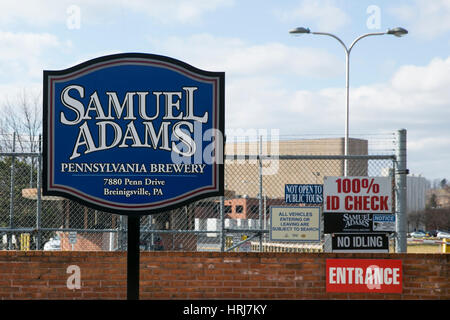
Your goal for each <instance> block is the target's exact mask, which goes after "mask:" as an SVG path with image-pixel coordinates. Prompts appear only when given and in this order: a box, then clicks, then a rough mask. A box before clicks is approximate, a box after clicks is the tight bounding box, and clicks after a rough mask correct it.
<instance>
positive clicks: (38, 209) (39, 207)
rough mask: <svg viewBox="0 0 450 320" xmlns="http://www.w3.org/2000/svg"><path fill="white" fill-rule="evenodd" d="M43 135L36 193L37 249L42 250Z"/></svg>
mask: <svg viewBox="0 0 450 320" xmlns="http://www.w3.org/2000/svg"><path fill="white" fill-rule="evenodd" d="M41 139H42V137H41V135H39V155H38V163H37V177H36V190H37V192H36V195H37V204H36V231H37V236H36V250H40V248H41V212H42V197H41V190H42V186H41V173H42V172H41V170H42V169H41V166H42V151H41Z"/></svg>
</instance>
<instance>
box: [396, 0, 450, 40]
mask: <svg viewBox="0 0 450 320" xmlns="http://www.w3.org/2000/svg"><path fill="white" fill-rule="evenodd" d="M389 12H390V13H391V14H392V15H394V16H395V17H397V18H399V19H400V20H403V21H405V22H406V23H408V29H409V31H410V33H411V34H412V35H419V36H420V37H422V38H426V39H433V38H435V37H437V36H440V35H443V34H445V33H447V32H449V31H450V0H433V1H430V0H415V1H414V3H412V4H410V5H401V6H394V7H392V8H390V9H389Z"/></svg>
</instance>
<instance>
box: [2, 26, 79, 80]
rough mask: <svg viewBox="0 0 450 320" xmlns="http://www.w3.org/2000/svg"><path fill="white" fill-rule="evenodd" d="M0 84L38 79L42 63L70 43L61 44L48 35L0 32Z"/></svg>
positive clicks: (68, 46) (63, 49)
mask: <svg viewBox="0 0 450 320" xmlns="http://www.w3.org/2000/svg"><path fill="white" fill-rule="evenodd" d="M0 46H1V47H2V50H0V82H1V81H3V79H4V81H7V82H8V83H11V82H14V81H16V79H27V80H28V81H30V80H31V81H32V80H37V79H40V77H41V75H42V70H43V63H44V62H46V61H47V62H48V61H50V60H51V58H49V56H48V55H49V54H50V53H51V52H53V51H55V50H56V51H57V52H60V53H61V52H64V51H65V50H67V49H69V48H70V47H71V43H70V42H61V41H60V40H59V39H58V38H57V37H56V36H55V35H52V34H49V33H26V32H19V33H14V32H4V31H0Z"/></svg>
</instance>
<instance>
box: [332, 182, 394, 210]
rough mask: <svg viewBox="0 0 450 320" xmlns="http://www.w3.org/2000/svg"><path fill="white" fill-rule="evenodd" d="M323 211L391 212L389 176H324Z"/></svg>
mask: <svg viewBox="0 0 450 320" xmlns="http://www.w3.org/2000/svg"><path fill="white" fill-rule="evenodd" d="M323 211H324V212H337V213H393V205H392V179H391V178H390V177H368V176H359V177H324V179H323Z"/></svg>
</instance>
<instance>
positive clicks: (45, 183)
mask: <svg viewBox="0 0 450 320" xmlns="http://www.w3.org/2000/svg"><path fill="white" fill-rule="evenodd" d="M133 60H134V61H133ZM144 60H145V61H147V62H150V61H153V63H154V64H159V65H161V66H165V67H167V68H170V69H172V70H175V71H176V72H181V73H183V72H184V73H185V74H188V76H190V77H197V78H201V79H202V80H206V79H207V80H208V81H210V82H215V89H216V95H217V96H216V97H215V101H216V103H217V105H216V107H215V108H214V112H216V117H215V119H214V120H215V121H216V126H217V127H216V129H217V130H218V131H220V132H221V133H222V136H223V139H222V141H221V142H222V146H219V147H221V148H222V149H221V150H219V152H218V153H217V154H216V157H218V159H217V160H216V163H215V164H214V166H215V171H216V172H215V174H214V176H213V181H214V182H215V185H214V184H213V186H212V187H208V188H206V191H205V190H204V189H205V188H201V189H200V191H193V192H192V191H187V192H186V193H187V194H184V195H181V196H178V197H176V198H172V199H168V200H167V199H166V200H163V201H162V203H160V202H159V203H156V204H154V203H152V204H136V205H133V204H120V203H112V202H108V201H107V200H104V199H96V198H94V197H92V196H89V195H84V194H82V193H81V192H78V194H77V193H76V192H73V191H71V190H70V188H69V187H55V186H53V185H52V184H51V181H50V179H51V177H52V172H50V171H49V170H51V169H52V168H51V164H50V162H51V161H52V158H51V155H50V152H53V151H54V150H52V147H50V144H49V143H51V139H50V134H52V133H53V132H52V130H51V129H50V128H49V126H50V125H52V121H51V119H50V118H49V117H51V115H52V110H50V105H51V99H52V97H51V96H50V95H51V91H52V88H51V86H49V82H50V81H51V78H52V77H61V76H64V75H66V76H67V77H70V76H73V75H74V74H78V73H82V72H89V71H91V70H93V69H95V67H96V66H98V65H112V64H117V63H120V62H125V61H128V62H135V63H137V62H138V61H141V62H142V61H144ZM49 94H50V95H49ZM49 104H50V105H49ZM42 125H43V137H42V140H43V152H42V157H43V163H42V166H43V171H42V178H43V179H42V194H43V195H45V196H47V195H48V196H62V197H65V198H68V199H70V200H73V201H76V202H78V203H80V204H81V205H84V206H87V207H90V208H92V209H95V210H101V211H105V212H110V213H115V214H121V215H148V214H155V213H160V212H164V211H168V210H172V209H176V208H180V207H183V206H185V205H187V204H189V203H192V202H195V201H197V200H201V199H205V198H209V197H214V196H223V195H224V191H225V188H224V181H225V180H224V152H225V72H213V71H206V70H201V69H198V68H196V67H194V66H192V65H189V64H187V63H185V62H183V61H180V60H177V59H174V58H170V57H166V56H162V55H156V54H149V53H119V54H112V55H106V56H102V57H98V58H94V59H91V60H88V61H85V62H82V63H80V64H78V65H75V66H72V67H70V68H67V69H63V70H44V76H43V121H42ZM219 142H220V141H217V143H219ZM167 202H169V203H168V204H167Z"/></svg>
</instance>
